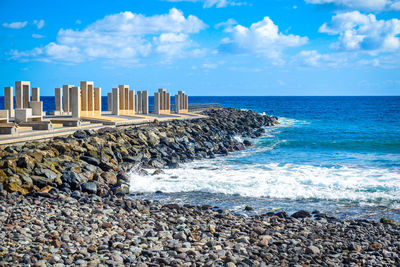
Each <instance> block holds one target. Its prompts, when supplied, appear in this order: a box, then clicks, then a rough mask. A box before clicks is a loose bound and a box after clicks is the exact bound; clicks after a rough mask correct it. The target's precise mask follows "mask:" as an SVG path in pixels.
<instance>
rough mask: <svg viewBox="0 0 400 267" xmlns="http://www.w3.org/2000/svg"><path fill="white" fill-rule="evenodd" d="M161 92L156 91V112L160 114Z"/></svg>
mask: <svg viewBox="0 0 400 267" xmlns="http://www.w3.org/2000/svg"><path fill="white" fill-rule="evenodd" d="M160 94H161V93H159V92H158V93H154V113H155V114H160V102H161V101H160Z"/></svg>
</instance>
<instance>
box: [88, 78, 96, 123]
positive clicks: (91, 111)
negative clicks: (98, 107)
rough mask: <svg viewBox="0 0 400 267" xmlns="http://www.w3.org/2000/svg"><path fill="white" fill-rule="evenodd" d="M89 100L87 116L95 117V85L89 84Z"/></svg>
mask: <svg viewBox="0 0 400 267" xmlns="http://www.w3.org/2000/svg"><path fill="white" fill-rule="evenodd" d="M87 99H88V102H87V103H88V105H87V111H88V112H87V114H88V116H94V115H95V114H94V88H93V84H88V87H87Z"/></svg>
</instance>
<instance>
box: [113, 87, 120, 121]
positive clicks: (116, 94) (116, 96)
mask: <svg viewBox="0 0 400 267" xmlns="http://www.w3.org/2000/svg"><path fill="white" fill-rule="evenodd" d="M120 92H121V90H120V89H119V88H113V89H112V100H113V103H112V108H113V109H112V114H114V115H117V116H119V110H120V107H119V100H120V95H119V93H120Z"/></svg>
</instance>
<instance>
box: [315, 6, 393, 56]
mask: <svg viewBox="0 0 400 267" xmlns="http://www.w3.org/2000/svg"><path fill="white" fill-rule="evenodd" d="M319 32H322V33H327V34H330V35H339V38H338V41H337V42H336V43H334V44H333V47H334V48H336V49H343V50H349V51H367V52H369V53H372V54H377V53H380V52H391V51H395V50H398V49H399V48H400V40H399V38H398V37H397V35H399V34H400V20H398V19H390V20H377V19H376V17H375V15H373V14H369V15H364V14H361V13H360V12H358V11H353V12H347V13H340V14H337V15H335V16H334V17H332V20H331V22H329V23H324V24H323V25H322V26H321V27H320V28H319Z"/></svg>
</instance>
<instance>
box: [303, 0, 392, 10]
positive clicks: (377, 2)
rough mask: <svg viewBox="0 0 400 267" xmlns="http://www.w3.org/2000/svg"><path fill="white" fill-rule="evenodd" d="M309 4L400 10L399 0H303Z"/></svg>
mask: <svg viewBox="0 0 400 267" xmlns="http://www.w3.org/2000/svg"><path fill="white" fill-rule="evenodd" d="M305 1H306V3H310V4H335V5H337V6H342V7H346V8H351V9H362V10H369V11H382V10H400V1H399V0H305Z"/></svg>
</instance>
